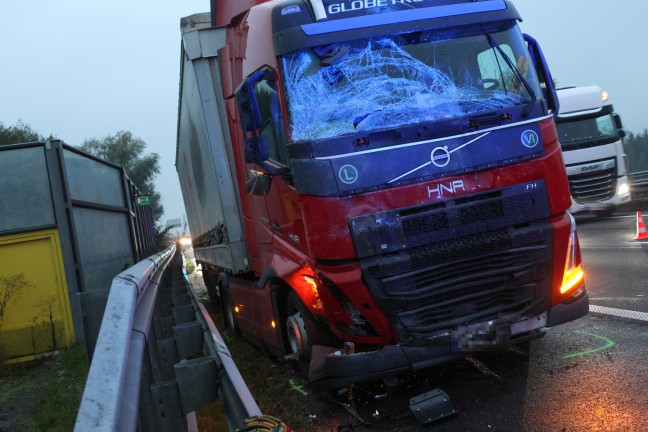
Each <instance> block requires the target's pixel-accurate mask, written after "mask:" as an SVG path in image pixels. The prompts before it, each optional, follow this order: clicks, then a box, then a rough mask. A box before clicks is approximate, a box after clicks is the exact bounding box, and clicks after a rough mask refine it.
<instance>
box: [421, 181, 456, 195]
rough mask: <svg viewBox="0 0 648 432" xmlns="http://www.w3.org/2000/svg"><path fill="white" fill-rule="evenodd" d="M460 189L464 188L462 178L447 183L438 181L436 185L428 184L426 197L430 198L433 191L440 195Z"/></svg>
mask: <svg viewBox="0 0 648 432" xmlns="http://www.w3.org/2000/svg"><path fill="white" fill-rule="evenodd" d="M460 189H461V190H463V191H465V190H466V188H465V187H464V182H463V180H454V181H452V182H450V183H447V184H443V183H439V184H438V185H437V186H436V187H431V186H428V187H427V191H428V198H432V195H433V194H434V193H436V194H437V196H440V197H442V196H444V194H445V193H446V192H449V193H455V192H457V191H458V190H460Z"/></svg>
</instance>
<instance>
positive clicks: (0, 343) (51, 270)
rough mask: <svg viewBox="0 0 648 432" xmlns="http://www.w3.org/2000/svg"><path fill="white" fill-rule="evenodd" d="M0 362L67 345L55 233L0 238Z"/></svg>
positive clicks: (67, 314) (68, 327)
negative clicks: (3, 306) (3, 305)
mask: <svg viewBox="0 0 648 432" xmlns="http://www.w3.org/2000/svg"><path fill="white" fill-rule="evenodd" d="M0 263H2V265H1V266H0V309H1V308H2V302H3V301H4V304H5V308H4V309H3V310H0V356H1V357H0V361H1V360H10V361H12V362H13V361H16V360H26V359H29V358H33V357H34V356H37V355H39V354H43V353H46V352H48V351H51V350H52V349H58V348H63V347H67V346H70V345H71V344H72V343H73V342H74V329H73V326H72V314H71V310H70V299H69V296H68V290H67V282H66V280H65V268H64V266H63V256H62V254H61V246H60V241H59V236H58V231H57V230H55V229H51V230H44V231H38V232H31V233H25V234H15V235H10V236H3V237H0Z"/></svg>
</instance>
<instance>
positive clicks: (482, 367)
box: [466, 356, 500, 378]
mask: <svg viewBox="0 0 648 432" xmlns="http://www.w3.org/2000/svg"><path fill="white" fill-rule="evenodd" d="M466 360H468V361H469V362H470V363H471V364H472V365H473V366H475V368H477V369H478V370H479V371H480V372H481V373H483V374H484V375H489V376H492V377H495V378H500V376H499V375H497V374H496V373H495V372H494V371H492V370H491V369H490V368H489V367H488V366H486V365H485V364H484V363H482V362H480V361H479V360H477V359H476V358H475V357H473V356H468V357H466Z"/></svg>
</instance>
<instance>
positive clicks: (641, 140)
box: [623, 129, 648, 172]
mask: <svg viewBox="0 0 648 432" xmlns="http://www.w3.org/2000/svg"><path fill="white" fill-rule="evenodd" d="M623 149H624V151H625V153H626V156H627V158H628V159H627V160H628V165H629V166H628V171H629V172H639V171H647V170H648V129H644V130H643V132H641V133H636V134H635V133H633V132H630V133H628V135H627V136H626V138H625V139H624V140H623Z"/></svg>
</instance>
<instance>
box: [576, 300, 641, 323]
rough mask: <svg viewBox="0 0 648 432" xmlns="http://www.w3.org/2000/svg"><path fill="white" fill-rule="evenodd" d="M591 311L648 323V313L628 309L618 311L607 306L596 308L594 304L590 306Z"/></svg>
mask: <svg viewBox="0 0 648 432" xmlns="http://www.w3.org/2000/svg"><path fill="white" fill-rule="evenodd" d="M589 310H590V312H595V313H600V314H605V315H612V316H618V317H621V318H630V319H636V320H640V321H648V313H646V312H639V311H631V310H627V309H617V308H611V307H607V306H596V305H592V304H591V305H590V307H589Z"/></svg>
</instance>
